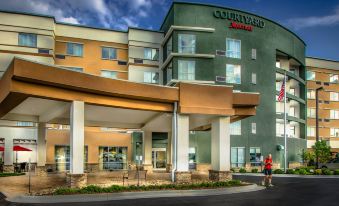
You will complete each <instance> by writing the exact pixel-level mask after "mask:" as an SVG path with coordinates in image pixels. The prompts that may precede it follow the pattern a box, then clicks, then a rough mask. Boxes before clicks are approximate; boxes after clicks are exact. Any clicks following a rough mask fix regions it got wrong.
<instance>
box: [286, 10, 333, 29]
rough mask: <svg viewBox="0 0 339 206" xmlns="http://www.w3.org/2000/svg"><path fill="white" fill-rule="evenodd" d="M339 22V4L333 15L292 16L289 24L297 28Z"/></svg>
mask: <svg viewBox="0 0 339 206" xmlns="http://www.w3.org/2000/svg"><path fill="white" fill-rule="evenodd" d="M338 23H339V6H337V7H336V9H335V11H334V13H333V14H331V15H326V16H310V17H299V18H292V19H289V20H288V21H287V25H289V26H291V27H292V28H294V29H296V30H299V29H303V28H308V27H315V26H330V25H335V24H338Z"/></svg>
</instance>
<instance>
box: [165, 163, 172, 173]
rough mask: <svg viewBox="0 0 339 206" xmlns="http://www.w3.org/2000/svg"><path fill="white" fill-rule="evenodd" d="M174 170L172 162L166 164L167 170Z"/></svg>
mask: <svg viewBox="0 0 339 206" xmlns="http://www.w3.org/2000/svg"><path fill="white" fill-rule="evenodd" d="M171 171H172V164H167V165H166V172H171Z"/></svg>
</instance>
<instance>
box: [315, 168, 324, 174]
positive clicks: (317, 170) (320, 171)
mask: <svg viewBox="0 0 339 206" xmlns="http://www.w3.org/2000/svg"><path fill="white" fill-rule="evenodd" d="M322 173H323V171H322V170H321V169H316V170H314V174H316V175H322Z"/></svg>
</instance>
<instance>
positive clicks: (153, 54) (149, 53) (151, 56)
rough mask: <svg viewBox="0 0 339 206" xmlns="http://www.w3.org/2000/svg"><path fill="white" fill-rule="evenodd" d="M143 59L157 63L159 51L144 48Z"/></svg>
mask: <svg viewBox="0 0 339 206" xmlns="http://www.w3.org/2000/svg"><path fill="white" fill-rule="evenodd" d="M144 59H147V60H152V61H157V60H158V59H159V50H158V49H151V48H144Z"/></svg>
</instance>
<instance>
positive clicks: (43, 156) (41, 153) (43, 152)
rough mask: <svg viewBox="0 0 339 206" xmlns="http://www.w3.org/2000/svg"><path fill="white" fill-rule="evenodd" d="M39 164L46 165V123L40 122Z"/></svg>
mask: <svg viewBox="0 0 339 206" xmlns="http://www.w3.org/2000/svg"><path fill="white" fill-rule="evenodd" d="M37 143H38V144H37V150H38V151H37V152H38V155H37V166H38V167H40V166H45V165H46V123H39V124H38V142H37Z"/></svg>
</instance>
